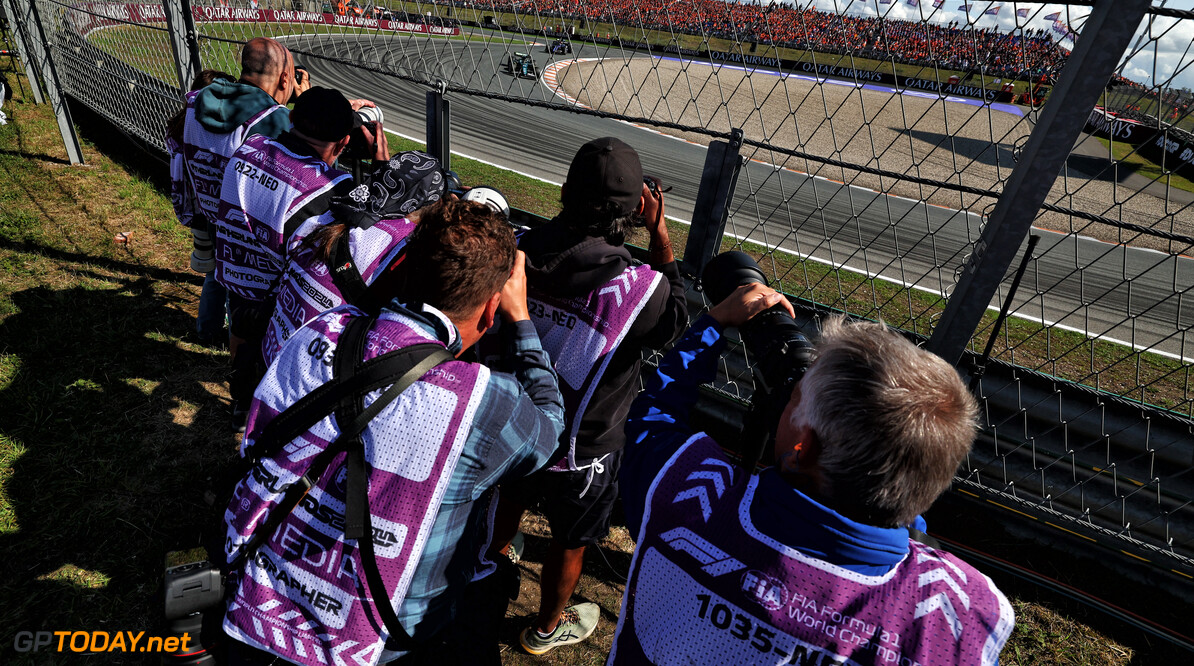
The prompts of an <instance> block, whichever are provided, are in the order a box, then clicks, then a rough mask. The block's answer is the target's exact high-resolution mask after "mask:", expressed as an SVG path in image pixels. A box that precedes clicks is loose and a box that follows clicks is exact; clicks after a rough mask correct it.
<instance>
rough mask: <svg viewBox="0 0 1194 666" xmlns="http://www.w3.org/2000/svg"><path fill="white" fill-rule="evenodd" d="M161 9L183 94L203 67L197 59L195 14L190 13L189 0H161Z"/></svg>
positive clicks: (197, 43) (197, 44)
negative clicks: (164, 16) (164, 15)
mask: <svg viewBox="0 0 1194 666" xmlns="http://www.w3.org/2000/svg"><path fill="white" fill-rule="evenodd" d="M162 10H163V11H164V13H165V14H166V28H167V29H168V30H169V32H170V48H171V50H173V51H174V69H175V70H176V71H177V72H178V87H179V90H180V91H181V92H182V94H183V95H185V94H187V91H189V90H190V89H191V85H192V84H194V82H195V77H196V76H197V75H198V74H199V72H200V71H201V70H202V69H203V66H202V65H201V64H200V61H199V37H198V32H197V31H196V30H195V16H194V15H193V14H192V13H191V0H163V1H162Z"/></svg>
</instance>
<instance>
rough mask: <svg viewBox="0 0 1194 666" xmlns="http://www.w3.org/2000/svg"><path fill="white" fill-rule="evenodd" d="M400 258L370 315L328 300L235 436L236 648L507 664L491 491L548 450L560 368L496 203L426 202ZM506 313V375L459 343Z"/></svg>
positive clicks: (331, 660)
mask: <svg viewBox="0 0 1194 666" xmlns="http://www.w3.org/2000/svg"><path fill="white" fill-rule="evenodd" d="M397 272H398V273H399V278H398V279H396V280H395V281H393V282H392V283H391V285H392V286H393V289H392V291H391V292H389V295H391V296H394V298H393V299H392V300H390V301H388V302H387V304H386V306H385V307H383V308H382V309H381V310H380V314H378V315H377V316H376V318H373V317H370V316H368V315H367V314H366V313H364V312H362V311H361V310H359V309H357V308H355V307H353V306H349V305H344V306H341V307H338V308H335V309H333V310H329V311H327V312H324V313H323V314H321V315H320V316H318V317H316V318H315V319H314V320H313V321H311V322H310V323H308V324H307V325H306V326H304V327H302V328H301V329H299V330H298V331H296V332H295V334H294V335H293V336H291V338H290V339H289V340H287V341H286V343H285V344H284V345H283V346H282V349H281V351H280V352H279V354H278V357H277V359H275V361H274V363H273V364H271V365H270V368H269V370H268V371H267V373H266V375H265V378H264V379H263V380H262V382H261V384H260V386H258V388H257V391H256V394H255V397H254V401H253V410H252V413H251V415H250V418H249V429H248V432H247V434H246V436H245V440H244V446H243V453H244V455H245V456H246V457H249V458H250V459H251V460H255V461H256V464H255V465H254V467H253V470H252V472H251V473H249V474H247V475H246V476H245V478H244V479H242V480H241V482H240V483H238V484H237V486H236V489H235V493H234V496H233V498H232V500H231V501H230V502H229V505H228V509H227V511H226V513H225V517H226V522H227V533H226V534H227V540H226V546H225V555H226V556H227V557H228V560H229V562H230V563H232V564H233V565H234V566H233V567H232V568H233V569H234V570H235V571H237V572H239V574H240V575H238V576H236V577H235V578H234V579H232V582H231V583H230V586H231V587H232V590H233V591H234V592H235V597H233V598H232V599H231V600H230V602H229V604H228V610H227V614H226V615H225V618H224V628H225V630H226V631H227V633H228V635H229V636H231V637H232V638H233V639H234V641H233V643H232V645H231V646H230V652H231V653H232V658H231V660H230V663H231V664H234V665H235V664H261V665H264V664H271V663H286V662H295V663H300V664H308V665H316V664H342V663H345V662H350V663H356V664H376V663H379V662H382V663H387V662H390V661H394V662H395V663H401V664H412V663H426V664H492V665H495V666H496V665H497V664H498V663H500V661H499V655H498V630H499V627H500V624H501V619H502V617H503V615H504V614H505V602H504V595H502V594H500V593H496V594H495V593H492V591H487V589H486V586H487V585H489V584H491V581H494V580H495V578H497V577H496V576H492V575H491V574H492V573H493V571H494V570H495V568H496V567H497V566H498V565H497V564H495V563H494V562H491V561H488V560H486V559H485V558H484V557H482V556H483V555H484V554H485V552H486V547H487V545H488V543H489V537H490V529H489V528H490V521H489V518H490V516H491V515H492V514H491V513H490V503H491V501H492V499H493V495H494V493H493V490H494V486H496V485H497V484H498V483H500V482H502V481H505V480H509V479H511V478H515V477H520V476H525V475H527V474H530V473H531V472H532V471H534V470H536V469H538V468H539V467H541V466H542V465H543V464H544V463H546V462H547V460H548V457H549V455H550V454H551V453H552V452H553V451H555V449H556V446H557V443H558V439H559V434H560V431H561V430H562V429H563V425H564V409H563V404H562V403H561V400H560V394H559V389H558V386H557V383H556V377H555V374H554V373H553V372H552V370H551V367H550V359H549V358H548V357H547V355H546V354H545V353H544V351H543V349H542V348H541V346H540V344H539V338H538V336H537V335H536V333H535V329H534V327H533V326H531V325H530V323H529V322H528V321H527V319H528V314H527V303H526V279H525V274H524V272H523V258H522V253H521V252H517V250H516V247H515V241H514V234H513V232H512V231H511V229H510V227H509V225H508V224H507V223H506V221H505V220H504V219H502V218H501V217H500V216H498V215H497V214H496V213H494V212H493V211H492V210H491V209H490V208H489V207H488V206H486V205H484V204H481V203H473V202H462V201H440V202H437V203H436V204H434V205H432V206H430V207H428V208H426V209H424V210H423V212H422V214H421V215H420V219H419V224H418V225H417V226H416V227H415V229H414V231H413V232H412V233H411V236H410V239H409V241H408V253H407V255H406V260H405V261H404V262H403V263H402V264H401V265H400V267H399V268H398V269H397ZM499 315H500V316H501V317H502V320H503V322H504V325H503V327H502V331H501V341H502V346H503V353H502V357H503V360H504V361H505V363H506V366H507V367H508V368H509V369H510V374H506V373H499V372H491V371H490V370H489V369H487V368H486V367H484V366H482V365H479V364H476V363H469V362H466V361H462V360H458V359H457V358H456V357H458V356H459V355H460V354H461V353H463V352H464V350H467V349H469V348H470V347H472V346H473V345H474V344H475V343H476V341H477V340H478V338H480V337H481V335H483V334H484V333H485V331H486V330H487V329H488V328H489V327H490V326H492V325H493V323H494V321H495V319H496V318H497V317H498V316H499ZM403 360H407V361H409V363H408V364H406V365H403V366H401V367H400V368H399V369H398V370H397V371H393V370H390V371H388V372H387V373H381V377H380V379H375V380H372V381H371V383H367V384H365V383H363V382H362V383H361V384H355V385H352V386H355V387H356V388H354V389H353V392H352V393H351V394H350V395H343V391H342V392H341V393H340V394H337V393H335V392H334V391H333V392H332V393H331V395H333V396H335V399H327V400H324V397H326V396H328V395H329V389H336V388H342V387H344V386H346V385H351V384H349V381H350V379H360V378H361V377H369V376H370V374H369V370H370V369H371V368H373V369H376V368H377V367H379V366H380V367H386V366H385V365H382V364H384V363H385V362H388V361H403ZM346 373H352V377H351V378H346V377H345V374H346ZM399 373H400V374H399ZM398 376H402V377H403V379H405V380H408V381H409V380H412V379H416V378H417V380H416V381H413V382H412V383H405V382H403V381H401V380H398V379H397V377H398ZM404 384H405V385H404ZM320 400H324V401H323V402H320ZM296 405H297V406H296ZM333 409H334V411H333V413H332V414H328V411H331V410H333ZM325 415H326V416H325ZM362 421H363V423H362ZM279 431H281V432H279ZM282 433H285V434H282ZM292 435H293V436H292ZM354 473H356V474H357V475H358V476H356V477H355V478H356V481H355V482H354ZM304 482H308V483H310V485H309V487H305V483H304ZM354 483H355V486H354ZM354 488H355V490H354ZM296 491H297V492H296ZM288 506H289V507H293V509H292V510H286V507H288ZM370 536H371V538H370ZM506 566H508V563H506ZM275 657H276V659H275ZM283 660H285V661H283Z"/></svg>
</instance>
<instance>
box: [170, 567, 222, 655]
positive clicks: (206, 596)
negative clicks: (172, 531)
mask: <svg viewBox="0 0 1194 666" xmlns="http://www.w3.org/2000/svg"><path fill="white" fill-rule="evenodd" d="M163 591H164V597H165V599H164V601H165V619H166V627H165V630H166V633H167V634H168V635H170V636H179V637H181V636H183V635H187V636H189V637H190V639H189V640H188V641H187V645H188V647H187V652H185V653H184V652H182V651H179V652H176V653H171V654H166V655H163V658H162V663H163V664H194V665H201V666H207V665H209V664H211V665H214V664H215V663H216V656H215V654H214V653H215V652H218V650H217V646H218V642H219V641H218V638H217V637H218V636H220V635H221V633H222V632H221V630H220V623H221V621H222V620H223V617H224V613H223V610H224V580H223V576H222V575H221V572H220V570H219V568H218V567H216V566H215V565H214V564H212V563H211V562H210V561H208V560H207V553H206V551H205V550H204V549H202V548H197V549H193V550H190V551H172V552H169V553H167V554H166V577H165V585H164V589H163Z"/></svg>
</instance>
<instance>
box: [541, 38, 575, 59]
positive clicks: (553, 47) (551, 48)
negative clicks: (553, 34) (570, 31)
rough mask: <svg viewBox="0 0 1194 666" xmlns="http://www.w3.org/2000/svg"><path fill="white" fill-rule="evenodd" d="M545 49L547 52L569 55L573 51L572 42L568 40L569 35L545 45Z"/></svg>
mask: <svg viewBox="0 0 1194 666" xmlns="http://www.w3.org/2000/svg"><path fill="white" fill-rule="evenodd" d="M543 50H544V52H545V53H551V54H555V55H568V54H570V53H572V42H570V41H568V38H567V37H560V38H559V39H557V40H556V41H554V42H552V43H551V44H548V45H547V46H545V47H544V48H543Z"/></svg>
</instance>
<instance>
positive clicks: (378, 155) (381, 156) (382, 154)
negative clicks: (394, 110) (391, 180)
mask: <svg viewBox="0 0 1194 666" xmlns="http://www.w3.org/2000/svg"><path fill="white" fill-rule="evenodd" d="M373 128H374V130H375V131H376V134H375V136H374V137H373V148H374V150H373V159H374V160H376V161H377V162H384V161H386V160H388V159H390V144H389V141H388V140H387V139H386V130H385V128H384V127H382V125H381V122H378V123H377V124H376V125H374V126H373Z"/></svg>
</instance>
